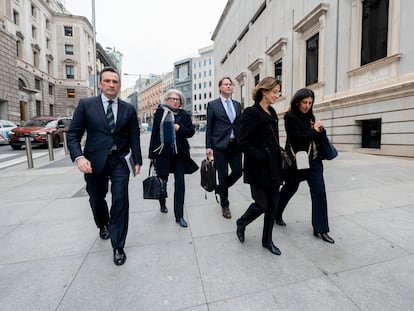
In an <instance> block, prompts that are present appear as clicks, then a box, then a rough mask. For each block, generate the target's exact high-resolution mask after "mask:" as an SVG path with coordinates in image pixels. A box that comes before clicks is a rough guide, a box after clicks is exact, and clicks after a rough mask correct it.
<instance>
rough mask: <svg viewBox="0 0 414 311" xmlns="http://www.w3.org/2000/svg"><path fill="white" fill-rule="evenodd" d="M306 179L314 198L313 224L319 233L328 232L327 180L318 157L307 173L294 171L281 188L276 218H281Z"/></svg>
mask: <svg viewBox="0 0 414 311" xmlns="http://www.w3.org/2000/svg"><path fill="white" fill-rule="evenodd" d="M304 180H306V182H307V183H308V186H309V189H310V194H311V200H312V226H313V230H314V231H315V232H318V233H328V232H329V224H328V203H327V199H326V190H325V181H324V178H323V165H322V160H321V159H319V158H316V159H314V160H312V161H311V163H310V169H309V171H308V172H306V173H304V174H303V173H299V174H298V173H295V172H292V174H290V175H289V176H288V178H287V180H286V183H285V184H284V185H283V187H282V189H281V190H280V203H279V207H278V211H277V214H276V219H281V218H282V214H283V212H284V210H285V208H286V206H287V204H288V203H289V201H290V199H291V198H292V197H293V195H294V194H295V193H296V191H297V190H298V188H299V184H300V183H301V182H302V181H304Z"/></svg>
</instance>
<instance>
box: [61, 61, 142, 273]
mask: <svg viewBox="0 0 414 311" xmlns="http://www.w3.org/2000/svg"><path fill="white" fill-rule="evenodd" d="M99 87H100V88H101V91H102V93H101V95H99V96H97V97H91V98H84V99H81V100H80V101H79V104H78V106H77V108H76V110H75V113H74V115H73V119H72V122H71V125H70V128H69V131H68V133H67V141H68V148H69V151H70V156H71V159H72V161H74V162H76V165H77V167H78V169H79V170H80V171H81V172H82V173H84V174H85V181H86V190H87V192H88V194H89V202H90V205H91V209H92V213H93V217H94V220H95V223H96V225H97V227H98V228H99V235H100V237H101V238H102V239H104V240H106V239H109V238H110V239H111V244H112V247H113V256H114V257H113V259H114V263H115V265H117V266H120V265H123V264H124V263H125V261H126V254H125V252H124V245H125V240H126V236H127V231H128V217H129V198H128V182H129V174H130V172H129V169H128V166H127V163H126V161H125V158H124V156H125V155H127V154H128V153H129V151H130V150H131V152H132V157H133V159H134V163H135V173H136V174H139V172H140V169H141V165H142V156H141V147H140V137H139V135H140V132H139V125H138V119H137V114H136V110H135V108H134V107H133V106H132V105H131V104H129V103H127V102H124V101H122V100H121V99H119V98H118V97H117V96H118V93H119V90H120V88H121V83H120V78H119V74H118V73H117V72H116V71H115V70H114V69H113V68H110V67H108V68H104V69H103V70H102V72H101V79H100V81H99ZM85 131H86V135H87V136H86V144H85V148H84V150H83V151H82V149H81V144H80V143H81V139H82V136H83V134H84V132H85ZM109 180H111V193H112V204H111V208H110V210H109V209H108V205H107V202H106V200H105V197H106V194H107V192H108V183H109Z"/></svg>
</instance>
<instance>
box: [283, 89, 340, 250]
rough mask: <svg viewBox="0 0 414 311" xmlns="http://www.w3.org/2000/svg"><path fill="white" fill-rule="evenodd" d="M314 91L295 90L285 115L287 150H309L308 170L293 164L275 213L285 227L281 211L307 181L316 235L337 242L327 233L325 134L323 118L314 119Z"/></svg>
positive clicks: (291, 151)
mask: <svg viewBox="0 0 414 311" xmlns="http://www.w3.org/2000/svg"><path fill="white" fill-rule="evenodd" d="M314 101H315V94H314V93H313V91H312V90H310V89H307V88H303V89H300V90H298V91H297V92H296V94H295V95H294V96H293V98H292V100H291V102H290V109H289V111H288V112H287V113H286V114H285V129H286V135H287V140H286V151H288V152H289V153H291V156H293V153H295V154H296V153H297V152H298V151H306V152H308V153H309V169H304V170H297V169H296V168H295V167H294V166H293V167H291V168H290V170H289V172H288V174H286V175H287V176H286V180H285V184H284V185H283V187H282V189H281V190H280V202H279V208H278V210H277V213H276V223H277V224H278V225H280V226H286V223H285V222H284V221H283V218H282V214H283V211H284V210H285V207H286V205H287V204H288V202H289V200H290V199H291V198H292V196H293V195H294V194H295V193H296V191H297V190H298V187H299V184H300V183H301V182H302V181H304V180H306V181H307V183H308V185H309V189H310V194H311V200H312V226H313V234H314V236H317V237H321V238H322V240H323V241H325V242H328V243H332V244H333V243H335V241H334V240H333V239H332V238H331V237H330V236H329V235H328V232H329V225H328V207H327V200H326V190H325V182H324V178H323V165H322V158H321V152H320V149H319V145H320V143H321V142H322V141H323V138H324V136H326V132H325V129H324V128H323V124H322V121H321V120H315V116H314V114H313V110H312V107H313V103H314Z"/></svg>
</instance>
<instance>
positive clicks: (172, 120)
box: [149, 89, 198, 227]
mask: <svg viewBox="0 0 414 311" xmlns="http://www.w3.org/2000/svg"><path fill="white" fill-rule="evenodd" d="M163 102H164V103H162V104H160V105H159V107H158V109H157V110H156V112H155V114H154V123H153V128H152V132H151V140H150V146H149V158H150V160H151V162H152V164H154V165H155V171H156V173H157V176H159V177H160V178H162V179H163V180H165V182H167V181H168V175H169V173H174V214H175V220H176V222H177V223H178V224H179V225H180V226H181V227H187V222H186V221H185V220H184V195H185V183H184V174H192V173H194V172H195V171H197V169H198V165H197V164H196V163H195V162H194V161H193V160H192V159H191V157H190V145H189V143H188V138H190V137H192V136H193V135H194V133H195V130H194V126H193V123H192V121H191V117H190V115H189V114H188V113H187V112H186V111H185V110H183V109H181V107H183V106H184V104H185V97H184V95H183V93H182V92H181V91H179V90H175V89H171V90H168V91H167V92H166V93H165V95H164V100H163ZM159 202H160V210H161V212H162V213H167V212H168V209H167V206H166V204H165V199H161V200H159Z"/></svg>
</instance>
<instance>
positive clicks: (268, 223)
mask: <svg viewBox="0 0 414 311" xmlns="http://www.w3.org/2000/svg"><path fill="white" fill-rule="evenodd" d="M250 191H251V194H252V198H253V200H254V203H252V204H250V206H249V207H248V209H247V210H246V212H245V213H244V214H243V215H242V216H241V217H240V218H239V219H238V220H237V225H238V226H244V227H245V226H247V225H248V224H249V223H251V222H252V221H254V220H255V219H256V218H258V217H259V216H260V215H262V214H263V213H264V222H263V236H262V242H268V241H271V240H272V231H273V223H274V220H275V215H276V210H277V207H278V205H279V186H274V187H271V188H261V187H256V186H253V185H250Z"/></svg>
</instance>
